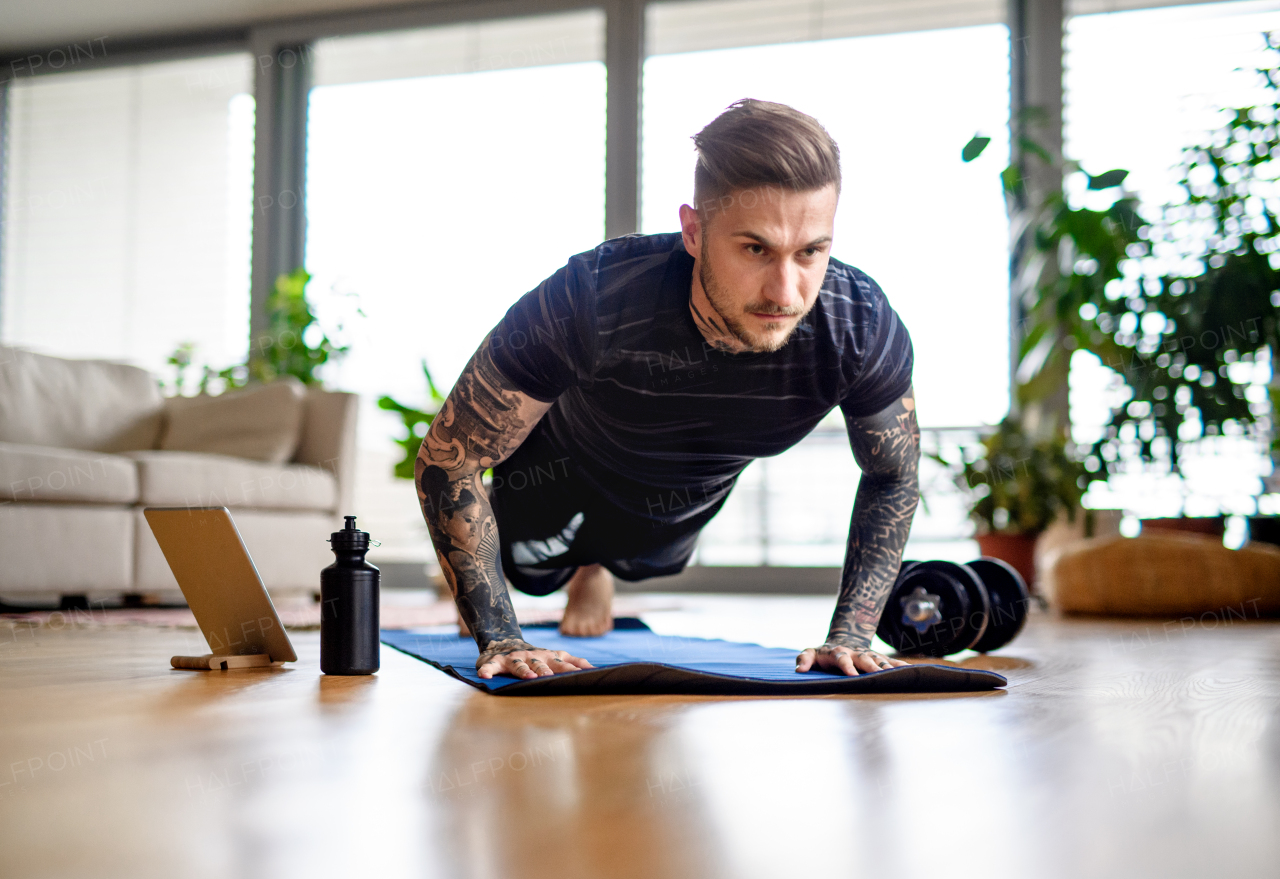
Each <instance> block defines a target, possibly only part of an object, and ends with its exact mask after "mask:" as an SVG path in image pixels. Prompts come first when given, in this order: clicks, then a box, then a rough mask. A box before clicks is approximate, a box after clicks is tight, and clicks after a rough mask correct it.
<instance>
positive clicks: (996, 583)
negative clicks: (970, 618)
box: [966, 558, 1031, 653]
mask: <svg viewBox="0 0 1280 879" xmlns="http://www.w3.org/2000/svg"><path fill="white" fill-rule="evenodd" d="M966 567H968V568H970V569H971V570H972V571H973V572H974V573H975V574H977V575H978V576H979V577H980V578H981V579H982V585H983V586H985V587H986V589H987V598H988V599H989V600H990V602H991V612H990V613H989V614H988V617H987V630H986V632H984V633H983V635H982V637H981V638H979V639H978V640H977V642H976V643H975V644H974V645H973V649H974V650H977V651H979V652H981V653H986V652H988V651H991V650H999V649H1000V648H1001V647H1003V646H1004V645H1006V644H1008V643H1009V642H1010V641H1012V640H1013V639H1014V638H1016V637H1017V636H1018V633H1019V632H1021V631H1022V627H1023V626H1024V625H1025V624H1026V622H1027V609H1028V608H1027V606H1028V605H1029V604H1030V603H1031V593H1030V592H1028V591H1027V584H1026V582H1025V581H1024V580H1023V579H1022V575H1021V574H1019V573H1018V572H1017V571H1016V570H1014V569H1013V567H1012V566H1011V565H1009V564H1008V563H1007V562H1003V561H1001V560H1000V559H993V558H980V559H978V560H977V561H974V562H969V564H968V565H967V566H966Z"/></svg>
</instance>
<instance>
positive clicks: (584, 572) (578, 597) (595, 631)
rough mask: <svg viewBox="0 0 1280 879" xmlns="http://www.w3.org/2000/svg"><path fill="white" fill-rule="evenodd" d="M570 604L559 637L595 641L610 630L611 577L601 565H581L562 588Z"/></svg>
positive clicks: (566, 607)
mask: <svg viewBox="0 0 1280 879" xmlns="http://www.w3.org/2000/svg"><path fill="white" fill-rule="evenodd" d="M565 591H566V592H567V593H568V595H569V601H568V602H567V603H566V604H565V608H564V617H563V618H562V619H561V620H560V634H561V635H572V636H575V637H578V638H594V637H597V636H599V635H603V634H604V633H605V632H608V631H609V630H611V629H612V628H613V574H610V573H609V571H608V569H607V568H605V567H604V566H603V565H583V566H582V567H580V568H578V570H577V571H575V572H574V574H573V577H571V578H570V579H569V585H568V586H566V587H565Z"/></svg>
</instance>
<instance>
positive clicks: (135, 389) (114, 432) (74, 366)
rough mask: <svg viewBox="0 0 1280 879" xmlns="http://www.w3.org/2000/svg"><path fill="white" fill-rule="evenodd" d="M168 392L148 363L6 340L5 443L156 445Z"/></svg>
mask: <svg viewBox="0 0 1280 879" xmlns="http://www.w3.org/2000/svg"><path fill="white" fill-rule="evenodd" d="M163 408H164V399H163V398H162V397H161V396H160V388H159V387H158V386H157V385H156V380H155V379H154V378H153V377H152V376H151V374H150V373H148V372H147V371H146V370H144V369H139V368H138V367H136V366H128V365H126V364H123V363H111V362H108V361H105V360H64V359H62V358H61V357H48V356H45V355H43V354H33V353H32V352H30V351H22V350H20V349H17V348H9V347H4V346H0V442H7V443H24V444H27V445H33V446H53V447H55V448H61V449H89V450H93V451H99V452H120V451H125V450H128V449H154V448H155V447H156V441H157V439H158V438H159V434H160V426H161V415H162V413H163Z"/></svg>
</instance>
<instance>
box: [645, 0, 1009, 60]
mask: <svg viewBox="0 0 1280 879" xmlns="http://www.w3.org/2000/svg"><path fill="white" fill-rule="evenodd" d="M646 14H647V33H646V40H647V44H646V46H645V53H646V54H647V55H669V54H675V53H679V52H700V51H704V50H707V49H734V48H739V47H742V46H769V45H774V44H777V43H802V42H809V41H812V40H834V39H839V38H842V37H863V36H869V35H872V34H897V33H907V32H910V31H930V30H940V29H944V28H957V27H970V26H973V25H982V24H996V23H1003V22H1004V19H1005V2H1004V0H801V2H797V0H709V2H702V0H695V2H675V3H654V4H651V5H650V6H649V7H648V8H647V10H646Z"/></svg>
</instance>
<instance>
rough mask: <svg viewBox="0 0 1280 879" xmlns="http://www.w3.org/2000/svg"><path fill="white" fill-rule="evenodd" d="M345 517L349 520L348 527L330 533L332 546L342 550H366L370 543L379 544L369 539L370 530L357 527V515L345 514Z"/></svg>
mask: <svg viewBox="0 0 1280 879" xmlns="http://www.w3.org/2000/svg"><path fill="white" fill-rule="evenodd" d="M343 518H344V519H346V521H347V524H346V527H345V528H343V529H342V530H341V531H335V532H333V533H332V534H330V535H329V545H330V546H332V547H333V548H334V549H342V550H364V549H368V548H369V545H370V543H372V544H373V545H374V546H378V545H379V544H378V542H377V541H376V540H375V541H370V540H369V532H368V531H361V530H360V529H358V528H356V517H355V516H343Z"/></svg>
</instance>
